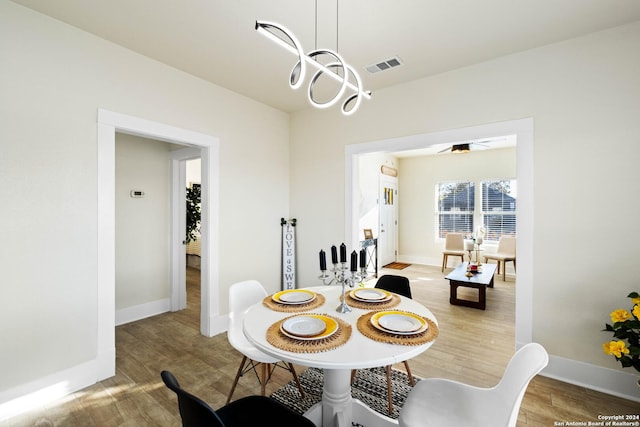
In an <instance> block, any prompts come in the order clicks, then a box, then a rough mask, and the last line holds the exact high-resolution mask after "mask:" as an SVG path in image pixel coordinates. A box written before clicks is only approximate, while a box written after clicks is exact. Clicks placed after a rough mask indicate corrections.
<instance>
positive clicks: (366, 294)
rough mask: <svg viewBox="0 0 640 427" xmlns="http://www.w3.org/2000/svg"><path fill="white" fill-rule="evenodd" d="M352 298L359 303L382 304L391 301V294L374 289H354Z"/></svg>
mask: <svg viewBox="0 0 640 427" xmlns="http://www.w3.org/2000/svg"><path fill="white" fill-rule="evenodd" d="M351 296H352V297H353V298H354V299H357V300H358V301H366V302H382V301H387V300H389V299H391V294H390V293H389V292H386V291H383V290H380V289H374V288H365V289H354V290H353V291H351Z"/></svg>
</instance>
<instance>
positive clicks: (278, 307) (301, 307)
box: [262, 293, 325, 313]
mask: <svg viewBox="0 0 640 427" xmlns="http://www.w3.org/2000/svg"><path fill="white" fill-rule="evenodd" d="M271 297H272V295H269V296H266V297H264V299H263V300H262V304H264V305H266V306H267V307H269V308H270V309H271V310H274V311H282V312H283V313H300V312H303V311H308V310H313V309H314V308H318V307H320V306H321V305H322V304H324V301H325V297H324V295H322V294H319V293H316V297H315V299H314V300H313V301H310V302H307V303H305V304H280V303H279V302H275V301H274V300H273V299H272V298H271Z"/></svg>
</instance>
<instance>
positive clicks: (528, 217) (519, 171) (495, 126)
mask: <svg viewBox="0 0 640 427" xmlns="http://www.w3.org/2000/svg"><path fill="white" fill-rule="evenodd" d="M498 135H516V138H517V144H516V178H517V180H518V206H517V208H516V209H517V215H518V241H517V252H518V261H520V262H518V289H517V292H516V328H515V329H516V348H520V347H522V346H523V345H525V344H527V343H530V342H531V341H532V340H533V303H532V301H533V223H534V221H533V216H534V206H533V172H534V171H533V118H524V119H516V120H508V121H504V122H496V123H489V124H485V125H478V126H469V127H465V128H459V129H451V130H445V131H439V132H432V133H425V134H418V135H410V136H406V137H399V138H393V139H385V140H379V141H372V142H364V143H361V144H353V145H347V146H346V147H345V203H344V205H345V230H344V236H345V243H346V244H347V247H357V245H358V242H359V240H358V214H359V201H360V199H359V191H360V178H359V176H360V175H359V173H360V172H359V169H360V166H359V163H358V157H359V156H360V155H361V154H368V153H379V152H386V153H389V152H395V151H404V150H415V149H419V148H425V147H429V146H431V145H434V144H443V143H447V144H451V143H454V142H457V141H472V140H478V139H485V138H490V137H495V136H498Z"/></svg>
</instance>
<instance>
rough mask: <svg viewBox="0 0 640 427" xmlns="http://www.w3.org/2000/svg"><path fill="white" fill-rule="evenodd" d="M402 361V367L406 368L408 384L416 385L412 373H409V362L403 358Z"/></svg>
mask: <svg viewBox="0 0 640 427" xmlns="http://www.w3.org/2000/svg"><path fill="white" fill-rule="evenodd" d="M403 363H404V369H406V371H407V376H408V377H409V384H411V386H414V385H416V381H415V380H414V379H413V374H412V373H411V368H409V362H407V361H406V360H405V361H404V362H403Z"/></svg>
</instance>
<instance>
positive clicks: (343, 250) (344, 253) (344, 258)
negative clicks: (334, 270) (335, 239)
mask: <svg viewBox="0 0 640 427" xmlns="http://www.w3.org/2000/svg"><path fill="white" fill-rule="evenodd" d="M340 262H347V247H346V246H345V244H344V243H343V244H341V245H340Z"/></svg>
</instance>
